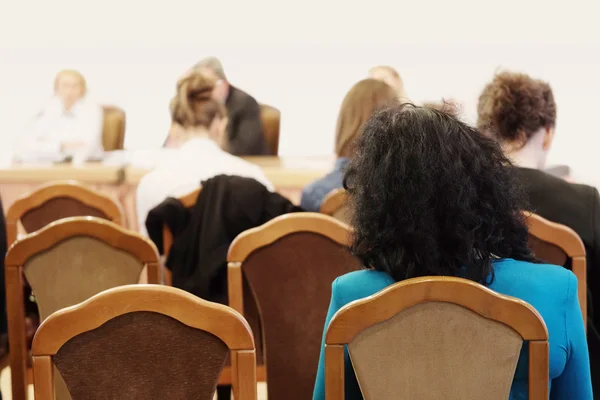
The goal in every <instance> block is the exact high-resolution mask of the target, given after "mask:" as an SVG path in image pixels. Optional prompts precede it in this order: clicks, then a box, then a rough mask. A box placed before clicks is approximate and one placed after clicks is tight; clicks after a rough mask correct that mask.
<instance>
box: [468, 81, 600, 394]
mask: <svg viewBox="0 0 600 400" xmlns="http://www.w3.org/2000/svg"><path fill="white" fill-rule="evenodd" d="M477 112H478V127H479V128H480V129H481V130H482V131H483V132H484V133H485V134H487V135H489V136H492V137H494V138H495V139H496V140H497V141H498V142H500V143H501V144H502V146H503V148H504V150H505V152H506V153H507V154H508V155H509V157H510V158H511V159H512V161H513V162H514V163H515V164H516V165H517V167H518V169H517V176H518V178H519V180H520V182H521V183H522V185H523V188H524V190H525V192H526V194H527V195H528V197H529V203H530V208H531V211H533V212H535V213H537V214H539V215H541V216H542V217H544V218H546V219H548V220H550V221H553V222H557V223H559V224H563V225H566V226H568V227H570V228H571V229H573V230H574V231H575V232H577V234H578V235H579V236H580V237H581V240H582V241H583V243H584V245H585V250H586V255H587V270H588V271H587V284H588V292H589V294H590V295H591V298H590V300H591V302H588V321H589V322H590V323H588V346H589V350H590V360H591V366H592V380H593V383H594V386H595V389H596V390H595V392H600V336H599V335H598V332H597V331H596V329H595V327H598V326H600V195H599V194H598V190H597V189H596V188H594V187H591V186H587V185H579V184H574V183H569V182H566V181H564V180H562V179H560V178H557V177H554V176H552V175H549V174H547V173H545V172H543V171H542V169H543V168H544V167H545V163H546V157H547V154H548V152H549V150H550V146H551V144H552V139H553V138H554V127H555V124H556V103H555V101H554V96H553V93H552V89H551V88H550V85H549V84H548V83H546V82H543V81H540V80H536V79H533V78H531V77H529V76H527V75H525V74H517V73H510V72H503V73H500V74H498V75H497V76H496V77H495V78H494V80H493V81H492V82H491V83H489V84H488V85H487V86H486V87H485V89H484V90H483V92H482V93H481V96H480V97H479V104H478V107H477Z"/></svg>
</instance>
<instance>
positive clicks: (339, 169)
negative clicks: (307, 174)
mask: <svg viewBox="0 0 600 400" xmlns="http://www.w3.org/2000/svg"><path fill="white" fill-rule="evenodd" d="M349 162H350V159H348V158H345V157H340V158H338V159H337V160H336V161H335V167H334V168H333V171H331V172H330V173H328V174H327V175H325V176H324V177H322V178H321V179H318V180H316V181H314V182H313V183H311V184H310V185H308V186H306V187H305V188H304V189H302V199H301V200H300V207H302V208H303V209H304V210H306V211H312V212H319V209H320V208H321V203H322V202H323V200H324V199H325V197H326V196H327V195H328V194H329V193H330V192H331V191H333V190H335V189H340V188H341V187H343V186H344V172H345V171H344V170H345V169H346V165H348V163H349Z"/></svg>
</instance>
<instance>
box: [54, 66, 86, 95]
mask: <svg viewBox="0 0 600 400" xmlns="http://www.w3.org/2000/svg"><path fill="white" fill-rule="evenodd" d="M66 75H71V76H74V77H76V78H77V79H79V84H80V85H81V95H82V96H85V94H86V93H87V83H86V81H85V78H84V77H83V75H82V74H81V72H79V71H77V70H74V69H63V70H61V71H60V72H59V73H58V74H56V77H55V78H54V92H56V91H57V90H58V84H59V82H60V80H61V79H62V78H63V77H64V76H66Z"/></svg>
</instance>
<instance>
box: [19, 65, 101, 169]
mask: <svg viewBox="0 0 600 400" xmlns="http://www.w3.org/2000/svg"><path fill="white" fill-rule="evenodd" d="M86 94H87V87H86V82H85V78H84V77H83V75H82V74H81V73H79V72H78V71H75V70H63V71H60V72H59V73H58V74H57V75H56V78H55V80H54V96H53V97H52V98H51V99H50V101H49V102H48V103H47V104H46V106H45V107H44V109H43V110H42V111H41V112H40V113H39V114H38V115H37V116H36V118H35V120H34V121H33V122H32V123H31V124H30V126H28V128H27V129H26V131H25V133H24V135H23V136H22V138H21V139H20V142H19V144H18V147H17V151H16V154H15V158H16V160H17V161H21V162H58V161H64V160H65V159H72V160H73V161H75V162H83V161H85V160H87V159H90V158H96V157H98V156H99V155H101V153H102V118H103V116H102V108H101V107H100V105H98V104H97V103H94V102H93V101H90V100H89V99H88V98H87V96H86Z"/></svg>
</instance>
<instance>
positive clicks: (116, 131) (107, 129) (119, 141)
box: [102, 106, 125, 151]
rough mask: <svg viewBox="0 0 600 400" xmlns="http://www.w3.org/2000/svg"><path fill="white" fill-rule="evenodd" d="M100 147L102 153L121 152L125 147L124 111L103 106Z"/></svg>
mask: <svg viewBox="0 0 600 400" xmlns="http://www.w3.org/2000/svg"><path fill="white" fill-rule="evenodd" d="M102 108H103V111H104V122H103V127H102V147H104V151H111V150H122V149H123V148H124V145H125V111H123V110H122V109H120V108H118V107H115V106H104V107H102Z"/></svg>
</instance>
